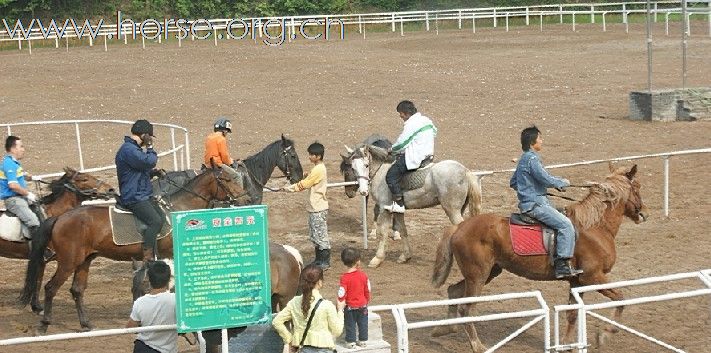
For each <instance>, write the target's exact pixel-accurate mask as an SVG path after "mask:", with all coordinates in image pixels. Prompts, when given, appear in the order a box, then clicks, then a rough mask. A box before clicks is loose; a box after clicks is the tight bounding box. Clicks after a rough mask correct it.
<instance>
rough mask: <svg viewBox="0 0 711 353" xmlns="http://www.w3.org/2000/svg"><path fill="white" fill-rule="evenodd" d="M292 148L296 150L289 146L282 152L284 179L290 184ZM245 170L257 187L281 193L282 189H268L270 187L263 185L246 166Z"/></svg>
mask: <svg viewBox="0 0 711 353" xmlns="http://www.w3.org/2000/svg"><path fill="white" fill-rule="evenodd" d="M292 148H294V146H287V147H286V148H284V149H283V150H281V153H280V154H281V157H282V158H283V159H284V170H282V172H283V173H284V177H285V178H286V179H287V180H289V181H290V182H291V168H290V167H289V159H288V154H289V151H290V150H291V149H292ZM244 169H246V170H247V175H249V178H250V179H252V181H254V183H255V184H257V185H259V186H260V187H261V188H262V189H267V190H269V191H271V192H278V191H280V189H274V188H270V187H268V186H266V185H264V184H262V182H261V181H259V180H257V178H256V177H255V176H254V175H253V174H252V172H250V171H249V168H247V166H246V165H245V166H244ZM279 169H281V168H279Z"/></svg>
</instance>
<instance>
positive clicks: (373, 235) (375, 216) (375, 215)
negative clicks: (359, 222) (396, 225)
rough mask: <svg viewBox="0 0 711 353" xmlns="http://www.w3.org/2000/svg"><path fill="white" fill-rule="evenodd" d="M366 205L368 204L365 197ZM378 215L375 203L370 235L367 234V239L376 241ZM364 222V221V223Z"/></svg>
mask: <svg viewBox="0 0 711 353" xmlns="http://www.w3.org/2000/svg"><path fill="white" fill-rule="evenodd" d="M365 202H366V204H367V203H368V201H367V196H366V201H365ZM379 215H380V205H378V203H377V202H376V203H375V205H373V227H372V229H371V230H370V234H368V239H371V240H375V239H378V231H377V229H378V216H379ZM364 222H365V221H364Z"/></svg>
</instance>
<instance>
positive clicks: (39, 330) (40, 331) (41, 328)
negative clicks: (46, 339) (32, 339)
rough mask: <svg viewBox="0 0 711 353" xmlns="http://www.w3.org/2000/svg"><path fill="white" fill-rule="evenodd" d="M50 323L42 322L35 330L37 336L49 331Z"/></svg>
mask: <svg viewBox="0 0 711 353" xmlns="http://www.w3.org/2000/svg"><path fill="white" fill-rule="evenodd" d="M48 326H49V324H45V323H40V325H39V326H38V327H37V329H36V330H35V336H42V335H44V334H46V333H47V327H48Z"/></svg>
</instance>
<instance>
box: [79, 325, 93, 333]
mask: <svg viewBox="0 0 711 353" xmlns="http://www.w3.org/2000/svg"><path fill="white" fill-rule="evenodd" d="M93 329H94V328H93V327H91V325H86V326H84V325H82V326H81V330H80V331H81V332H89V331H91V330H93Z"/></svg>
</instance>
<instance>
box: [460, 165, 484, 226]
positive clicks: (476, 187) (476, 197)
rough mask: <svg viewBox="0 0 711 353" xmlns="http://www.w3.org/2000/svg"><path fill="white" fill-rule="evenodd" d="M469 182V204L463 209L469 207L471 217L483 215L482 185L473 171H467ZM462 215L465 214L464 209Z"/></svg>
mask: <svg viewBox="0 0 711 353" xmlns="http://www.w3.org/2000/svg"><path fill="white" fill-rule="evenodd" d="M467 180H468V181H469V191H468V192H467V202H466V203H465V204H464V206H463V207H469V216H475V215H478V214H480V213H481V184H479V177H477V176H476V174H474V172H471V171H467ZM462 214H464V210H463V209H462Z"/></svg>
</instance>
